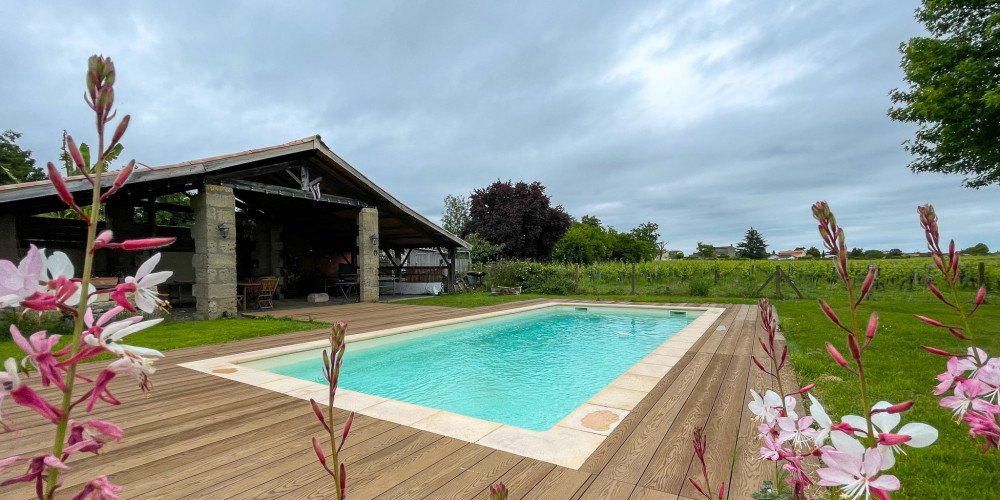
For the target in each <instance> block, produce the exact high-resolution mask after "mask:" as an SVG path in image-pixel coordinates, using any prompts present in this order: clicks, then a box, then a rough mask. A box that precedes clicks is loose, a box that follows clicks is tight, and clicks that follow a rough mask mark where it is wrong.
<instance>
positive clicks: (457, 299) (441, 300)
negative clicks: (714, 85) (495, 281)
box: [399, 291, 757, 307]
mask: <svg viewBox="0 0 1000 500" xmlns="http://www.w3.org/2000/svg"><path fill="white" fill-rule="evenodd" d="M531 299H575V300H622V301H629V302H695V303H699V304H756V303H757V299H748V298H743V297H667V296H663V295H620V294H618V295H615V294H607V295H605V294H581V295H543V294H537V293H523V294H521V295H496V296H493V295H490V293H489V292H479V291H476V292H468V293H458V294H451V295H439V296H437V297H428V298H425V299H411V300H406V301H403V302H399V303H400V304H412V305H421V306H443V307H479V306H489V305H495V304H504V303H507V302H517V301H521V300H531Z"/></svg>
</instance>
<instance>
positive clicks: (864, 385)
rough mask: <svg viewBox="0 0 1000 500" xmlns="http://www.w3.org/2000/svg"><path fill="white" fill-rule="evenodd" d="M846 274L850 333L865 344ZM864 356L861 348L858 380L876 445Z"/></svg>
mask: <svg viewBox="0 0 1000 500" xmlns="http://www.w3.org/2000/svg"><path fill="white" fill-rule="evenodd" d="M844 275H845V276H846V278H845V281H846V282H847V300H848V301H850V302H849V303H850V305H851V333H850V335H851V336H853V337H854V340H855V341H856V342H857V343H858V345H862V344H863V340H862V338H861V329H860V328H859V327H858V303H857V301H855V300H854V285H853V284H852V283H851V275H850V274H848V273H847V270H846V269H845V270H844ZM863 357H864V350H861V352H860V354H858V359H857V360H856V362H857V365H858V380H860V381H861V404H862V405H863V408H864V415H865V423H866V424H867V425H868V440H869V441H871V443H870V444H871V445H872V446H874V444H875V440H876V439H877V438H876V436H875V428H874V426H873V425H872V414H871V408H872V407H871V405H870V404H868V381H867V380H866V379H865V368H864V363H863V362H862V361H861V358H863Z"/></svg>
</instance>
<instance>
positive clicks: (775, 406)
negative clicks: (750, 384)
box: [747, 389, 799, 425]
mask: <svg viewBox="0 0 1000 500" xmlns="http://www.w3.org/2000/svg"><path fill="white" fill-rule="evenodd" d="M750 396H751V397H753V401H751V402H750V403H748V404H747V408H748V409H749V410H750V412H751V413H753V414H754V421H755V422H767V423H768V424H771V425H773V424H774V420H775V419H776V418H778V417H780V416H782V415H781V411H782V406H781V396H779V395H778V393H776V392H774V391H767V392H765V393H764V396H763V397H761V395H760V394H758V393H757V391H755V390H753V389H750ZM785 408H786V409H787V410H788V414H787V415H785V416H786V417H789V418H791V419H793V420H798V419H799V416H798V415H796V414H795V398H793V397H791V396H785Z"/></svg>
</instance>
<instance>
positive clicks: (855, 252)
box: [848, 247, 865, 258]
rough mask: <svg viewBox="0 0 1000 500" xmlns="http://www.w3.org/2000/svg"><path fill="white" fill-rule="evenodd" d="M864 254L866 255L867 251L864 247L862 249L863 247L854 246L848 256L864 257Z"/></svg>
mask: <svg viewBox="0 0 1000 500" xmlns="http://www.w3.org/2000/svg"><path fill="white" fill-rule="evenodd" d="M864 256H865V251H864V250H863V249H861V248H858V247H854V248H852V249H851V253H850V254H848V257H851V258H861V257H864Z"/></svg>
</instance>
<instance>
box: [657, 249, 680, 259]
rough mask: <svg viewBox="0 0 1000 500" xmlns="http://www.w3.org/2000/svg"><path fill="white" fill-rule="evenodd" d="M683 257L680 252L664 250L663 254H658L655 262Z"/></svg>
mask: <svg viewBox="0 0 1000 500" xmlns="http://www.w3.org/2000/svg"><path fill="white" fill-rule="evenodd" d="M683 257H684V252H682V251H680V250H664V251H663V253H661V254H660V257H659V258H658V259H656V260H670V259H679V258H683Z"/></svg>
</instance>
